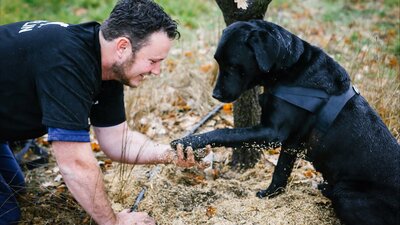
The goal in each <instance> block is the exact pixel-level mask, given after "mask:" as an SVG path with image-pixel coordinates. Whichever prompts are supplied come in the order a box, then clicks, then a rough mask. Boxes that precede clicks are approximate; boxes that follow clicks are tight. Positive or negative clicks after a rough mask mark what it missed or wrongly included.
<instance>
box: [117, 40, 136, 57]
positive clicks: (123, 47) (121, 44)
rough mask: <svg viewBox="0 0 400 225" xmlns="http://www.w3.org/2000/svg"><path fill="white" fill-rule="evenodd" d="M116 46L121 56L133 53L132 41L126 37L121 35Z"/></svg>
mask: <svg viewBox="0 0 400 225" xmlns="http://www.w3.org/2000/svg"><path fill="white" fill-rule="evenodd" d="M116 45H117V46H116V48H117V53H118V55H119V57H124V56H126V55H131V54H132V45H131V41H130V40H129V39H128V38H126V37H119V38H117V40H116Z"/></svg>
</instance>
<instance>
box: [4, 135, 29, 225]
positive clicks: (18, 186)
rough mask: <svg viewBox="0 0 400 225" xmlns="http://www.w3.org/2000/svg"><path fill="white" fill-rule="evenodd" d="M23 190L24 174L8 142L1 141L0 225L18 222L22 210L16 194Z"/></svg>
mask: <svg viewBox="0 0 400 225" xmlns="http://www.w3.org/2000/svg"><path fill="white" fill-rule="evenodd" d="M23 192H25V179H24V174H23V173H22V170H21V168H20V166H19V165H18V163H17V161H16V160H15V158H14V154H13V153H12V151H11V149H10V147H9V146H8V144H7V143H6V142H2V141H0V225H3V224H4V225H6V224H17V223H18V221H19V220H20V218H21V211H20V209H19V206H18V202H17V199H16V194H21V193H23Z"/></svg>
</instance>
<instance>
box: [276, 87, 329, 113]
mask: <svg viewBox="0 0 400 225" xmlns="http://www.w3.org/2000/svg"><path fill="white" fill-rule="evenodd" d="M271 94H272V95H274V96H276V97H278V98H280V99H282V100H285V101H287V102H289V103H291V104H293V105H295V106H297V107H300V108H302V109H305V110H307V111H309V112H312V113H315V112H316V111H317V110H318V109H319V108H320V107H321V106H322V105H323V104H324V103H325V102H326V100H327V99H328V98H329V95H328V94H327V93H326V92H324V91H322V90H318V89H313V88H303V87H289V86H278V87H276V88H274V89H273V90H271Z"/></svg>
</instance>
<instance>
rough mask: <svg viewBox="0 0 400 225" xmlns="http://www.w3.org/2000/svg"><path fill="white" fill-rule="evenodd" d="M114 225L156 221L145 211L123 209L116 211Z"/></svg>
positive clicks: (142, 224)
mask: <svg viewBox="0 0 400 225" xmlns="http://www.w3.org/2000/svg"><path fill="white" fill-rule="evenodd" d="M116 217H117V222H116V225H125V224H127V225H133V224H134V225H155V224H156V222H155V220H154V219H153V218H151V217H150V216H149V215H148V214H147V213H145V212H129V209H125V210H123V211H121V212H120V213H117V215H116Z"/></svg>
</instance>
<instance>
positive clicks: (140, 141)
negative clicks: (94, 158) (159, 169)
mask: <svg viewBox="0 0 400 225" xmlns="http://www.w3.org/2000/svg"><path fill="white" fill-rule="evenodd" d="M94 131H95V134H96V137H97V140H98V141H99V144H100V147H101V149H102V150H103V152H104V153H105V154H106V155H107V156H108V157H109V158H110V159H112V160H113V161H117V162H122V163H129V164H157V163H175V164H177V165H178V166H182V167H189V166H193V165H195V160H194V155H193V152H192V151H191V150H190V151H188V154H187V159H185V158H184V156H183V153H182V152H183V151H182V149H178V152H175V151H174V150H172V148H171V147H170V146H169V145H166V144H159V143H156V142H153V141H152V140H150V138H148V137H147V136H145V135H143V134H141V133H139V132H136V131H132V130H130V129H129V128H128V125H127V123H126V122H123V123H121V124H118V125H116V126H111V127H94Z"/></svg>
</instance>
